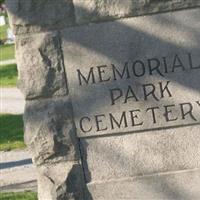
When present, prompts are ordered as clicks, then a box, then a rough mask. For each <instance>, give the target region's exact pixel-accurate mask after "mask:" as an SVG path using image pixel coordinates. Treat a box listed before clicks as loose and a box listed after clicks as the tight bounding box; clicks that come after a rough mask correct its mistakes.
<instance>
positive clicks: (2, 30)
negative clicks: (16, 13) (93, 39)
mask: <svg viewBox="0 0 200 200" xmlns="http://www.w3.org/2000/svg"><path fill="white" fill-rule="evenodd" d="M8 27H9V25H8V24H6V25H4V26H1V27H0V40H6V38H7V29H8Z"/></svg>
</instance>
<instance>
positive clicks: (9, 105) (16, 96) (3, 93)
mask: <svg viewBox="0 0 200 200" xmlns="http://www.w3.org/2000/svg"><path fill="white" fill-rule="evenodd" d="M0 100H1V102H0V113H11V114H22V113H23V112H24V105H25V100H24V97H23V95H22V93H21V92H20V91H19V90H18V89H17V88H0Z"/></svg>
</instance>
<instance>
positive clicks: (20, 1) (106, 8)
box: [6, 0, 200, 35]
mask: <svg viewBox="0 0 200 200" xmlns="http://www.w3.org/2000/svg"><path fill="white" fill-rule="evenodd" d="M6 6H7V9H8V12H9V17H10V21H11V27H12V28H13V31H14V33H15V34H16V35H19V34H24V33H30V32H41V31H47V30H55V29H62V28H66V27H68V26H78V25H81V24H89V23H97V22H102V21H111V20H114V19H119V18H125V17H133V16H138V15H146V14H152V13H159V12H167V11H173V10H178V9H185V8H193V7H197V6H200V1H197V0H184V1H182V0H167V1H166V0H139V1H136V0H125V1H122V0H101V1H99V0H87V1H86V0H56V1H52V0H40V1H38V0H7V1H6Z"/></svg>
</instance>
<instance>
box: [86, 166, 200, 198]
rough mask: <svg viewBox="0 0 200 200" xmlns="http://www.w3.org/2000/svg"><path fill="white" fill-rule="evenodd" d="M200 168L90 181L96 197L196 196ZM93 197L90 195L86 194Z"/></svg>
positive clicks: (90, 187) (199, 188) (197, 193)
mask: <svg viewBox="0 0 200 200" xmlns="http://www.w3.org/2000/svg"><path fill="white" fill-rule="evenodd" d="M199 186H200V169H194V170H186V171H177V172H171V173H162V174H155V175H149V176H139V177H135V178H128V179H119V180H113V181H109V182H96V183H95V182H93V183H90V184H88V189H89V192H90V193H92V196H93V199H95V200H100V199H101V200H125V199H131V200H135V199H138V200H143V199H145V200H161V199H162V200H163V199H165V200H167V199H168V200H172V199H177V200H183V199H184V200H186V199H187V200H197V199H200V187H199ZM86 199H90V197H88V198H86Z"/></svg>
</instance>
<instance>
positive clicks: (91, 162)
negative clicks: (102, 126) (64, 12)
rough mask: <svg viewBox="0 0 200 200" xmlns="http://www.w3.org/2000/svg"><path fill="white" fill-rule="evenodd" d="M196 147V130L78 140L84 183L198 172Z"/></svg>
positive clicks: (198, 141)
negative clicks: (80, 148) (186, 170)
mask: <svg viewBox="0 0 200 200" xmlns="http://www.w3.org/2000/svg"><path fill="white" fill-rule="evenodd" d="M199 144H200V135H199V126H196V127H193V128H191V127H187V128H178V129H169V130H162V131H149V132H146V133H137V134H133V133H132V134H127V135H119V136H110V137H97V138H90V139H83V138H82V139H81V146H82V154H83V160H84V162H83V165H84V169H85V176H86V181H87V182H88V183H89V182H96V181H109V180H112V179H116V180H117V179H120V178H128V177H134V176H139V175H145V174H153V173H160V172H167V171H178V170H185V169H193V168H200V145H199ZM99 163H101V165H99Z"/></svg>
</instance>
